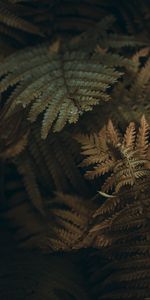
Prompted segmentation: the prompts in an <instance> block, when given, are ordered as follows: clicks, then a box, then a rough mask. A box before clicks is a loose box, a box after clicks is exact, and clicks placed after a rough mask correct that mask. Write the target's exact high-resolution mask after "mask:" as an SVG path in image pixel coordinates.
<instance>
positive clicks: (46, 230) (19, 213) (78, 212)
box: [2, 161, 95, 252]
mask: <svg viewBox="0 0 150 300" xmlns="http://www.w3.org/2000/svg"><path fill="white" fill-rule="evenodd" d="M25 163H27V162H26V161H25ZM22 168H23V165H22ZM5 169H6V171H7V173H6V175H5V177H4V191H3V194H4V196H5V198H7V202H6V203H5V202H4V208H3V213H2V217H3V219H4V220H7V221H8V220H9V223H10V226H11V228H13V229H14V237H15V239H16V240H17V241H18V244H19V245H20V246H21V247H25V248H29V249H41V250H42V251H44V252H52V251H62V250H63V251H69V250H71V249H80V248H81V247H83V246H84V247H86V246H88V245H89V244H90V243H91V239H92V237H91V235H89V223H90V218H91V215H92V212H93V211H94V209H95V206H93V205H92V204H91V203H90V202H89V200H88V199H83V198H81V197H78V196H74V195H71V194H63V193H60V192H59V193H58V192H57V193H56V195H54V196H49V197H48V196H47V197H46V196H45V197H44V195H42V194H41V193H40V187H38V185H37V184H36V181H35V179H34V177H33V175H32V174H31V170H30V169H29V165H28V164H26V167H25V168H24V170H26V169H27V171H28V174H23V175H24V177H23V178H24V182H23V181H22V179H21V178H20V177H19V176H18V174H17V173H16V171H15V170H13V173H12V170H11V169H12V167H11V169H9V168H6V166H5ZM28 169H29V170H28ZM12 175H13V178H12ZM27 175H28V181H27V178H26V176H27ZM26 181H27V182H26ZM25 188H26V189H25Z"/></svg>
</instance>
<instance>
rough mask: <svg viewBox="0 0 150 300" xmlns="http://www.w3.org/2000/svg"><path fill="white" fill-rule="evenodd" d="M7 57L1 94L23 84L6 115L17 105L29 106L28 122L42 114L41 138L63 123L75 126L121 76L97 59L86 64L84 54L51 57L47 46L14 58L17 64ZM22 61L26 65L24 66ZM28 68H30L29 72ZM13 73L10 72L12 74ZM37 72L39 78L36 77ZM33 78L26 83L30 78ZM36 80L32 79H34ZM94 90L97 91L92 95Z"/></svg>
mask: <svg viewBox="0 0 150 300" xmlns="http://www.w3.org/2000/svg"><path fill="white" fill-rule="evenodd" d="M14 59H16V55H14V56H12V57H10V59H8V62H7V60H6V62H5V63H3V65H2V69H1V74H3V75H4V74H8V75H7V76H6V77H5V78H4V79H3V80H2V82H1V92H2V91H4V90H6V89H8V87H9V86H14V85H15V84H17V83H19V82H20V81H23V83H24V84H23V90H22V91H20V89H19V94H18V95H17V96H16V95H15V96H16V97H15V99H14V97H11V103H12V105H11V106H10V109H9V114H10V113H13V111H14V110H15V108H16V107H17V106H18V105H21V106H23V107H26V106H28V105H30V106H31V105H32V103H33V106H31V110H30V113H29V119H30V120H31V121H32V122H33V121H34V120H35V119H36V118H37V116H38V115H39V114H40V113H42V112H45V113H44V117H43V126H42V137H43V138H46V136H47V135H48V132H49V130H50V128H51V127H52V126H53V125H54V124H53V123H54V121H55V125H54V126H53V130H54V131H60V130H61V129H62V128H63V127H64V125H65V123H66V122H69V123H74V122H76V121H77V120H78V118H79V116H80V115H81V114H83V112H84V111H88V110H90V109H91V108H92V106H93V105H96V104H97V103H99V101H101V100H105V93H104V92H105V91H106V90H107V88H108V87H109V85H110V84H113V83H115V82H116V80H117V79H118V77H119V76H120V75H121V73H119V72H118V71H115V70H114V68H112V67H107V65H106V66H105V65H104V66H103V65H102V64H101V63H99V59H98V57H97V58H91V59H90V60H89V61H88V64H87V62H86V60H87V59H88V57H87V53H86V52H71V53H69V52H68V53H67V52H66V53H64V54H63V55H62V54H55V55H54V54H52V53H50V51H49V48H48V47H46V46H43V47H39V48H38V49H35V50H28V51H26V53H24V52H22V53H20V55H17V61H18V63H17V65H16V62H15V67H14ZM24 59H25V60H27V61H28V63H26V64H24ZM31 66H32V67H31ZM29 68H30V69H29ZM12 70H13V71H12ZM39 73H40V77H39ZM31 76H32V78H33V80H32V82H31V83H30V84H29V83H28V81H29V78H31ZM34 78H35V79H34ZM94 91H97V92H98V94H97V93H96V94H95V95H94V94H93V92H94ZM106 97H107V95H106Z"/></svg>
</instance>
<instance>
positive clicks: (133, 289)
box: [78, 116, 150, 299]
mask: <svg viewBox="0 0 150 300" xmlns="http://www.w3.org/2000/svg"><path fill="white" fill-rule="evenodd" d="M96 138H97V140H98V142H96V141H97V140H96ZM96 138H95V139H94V143H93V145H92V146H93V148H90V152H89V144H90V142H91V140H92V138H91V137H90V138H89V139H86V140H85V138H84V136H82V135H81V136H79V137H78V140H80V142H81V143H83V146H82V149H83V155H86V156H88V161H87V159H85V160H83V165H85V166H90V165H93V161H94V160H93V156H94V155H95V152H96V154H97V152H98V151H97V149H99V160H98V161H95V162H94V167H95V170H96V171H95V170H92V169H91V170H90V171H87V175H88V176H89V177H90V178H93V177H95V174H100V175H103V173H106V172H107V171H108V170H109V173H108V177H107V179H106V180H105V182H104V184H103V185H102V188H101V190H102V191H104V192H109V191H110V190H112V191H113V194H112V196H113V197H111V196H110V197H109V195H108V198H106V201H105V202H104V203H103V204H102V205H100V207H99V208H98V209H97V210H96V211H95V213H94V215H93V225H91V229H90V232H91V234H92V233H93V234H94V235H95V238H94V242H93V246H94V247H96V248H100V249H102V250H101V255H102V257H103V259H104V260H106V261H107V263H106V265H105V266H104V272H106V273H105V274H106V275H105V276H104V278H102V276H101V274H100V272H102V273H103V268H101V266H100V265H99V271H98V273H97V274H96V275H95V276H96V277H95V278H94V279H93V280H94V291H95V293H96V295H97V296H98V298H99V297H101V298H102V299H114V298H115V299H120V298H121V297H122V296H121V295H123V297H122V298H123V299H131V298H132V299H133V298H134V299H145V298H146V297H149V292H150V291H149V285H150V281H149V265H146V263H144V262H146V261H148V260H149V250H150V248H149V229H150V222H149V215H150V210H149V203H150V200H149V182H150V172H149V166H150V164H149V125H148V123H147V121H146V120H145V117H144V116H143V117H142V118H141V122H140V126H139V129H138V130H137V129H136V126H135V124H134V123H133V122H132V123H130V124H129V126H128V127H127V129H126V132H125V134H124V136H123V137H122V136H121V134H120V133H119V132H118V130H117V129H116V128H115V127H114V125H113V123H112V122H111V121H109V123H108V125H107V126H105V127H104V128H103V129H102V131H100V133H99V135H96ZM89 141H90V142H89ZM90 146H91V144H90ZM87 149H88V150H87ZM95 150H96V151H95ZM104 154H106V156H105V158H104ZM108 157H109V160H110V162H109V161H108ZM90 158H91V163H90ZM107 164H109V166H108V167H107ZM110 167H111V168H110ZM103 170H104V172H103ZM93 174H94V175H93ZM101 194H102V195H103V193H101ZM105 195H106V197H107V194H105Z"/></svg>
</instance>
